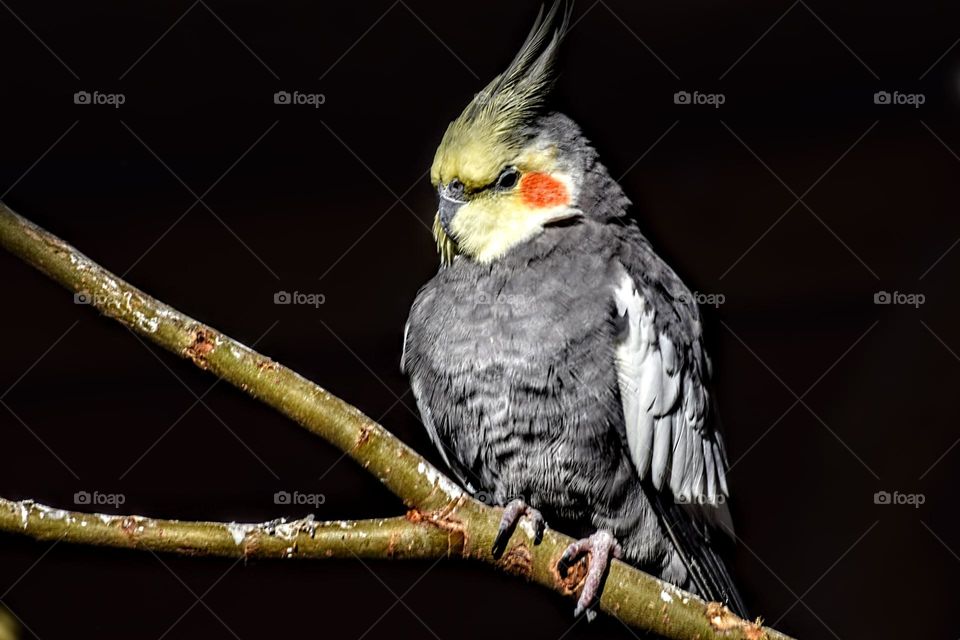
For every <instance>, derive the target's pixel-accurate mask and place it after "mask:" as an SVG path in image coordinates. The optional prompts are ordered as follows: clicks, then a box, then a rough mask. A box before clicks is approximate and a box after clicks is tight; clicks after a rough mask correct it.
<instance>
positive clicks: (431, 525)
mask: <svg viewBox="0 0 960 640" xmlns="http://www.w3.org/2000/svg"><path fill="white" fill-rule="evenodd" d="M0 245H2V246H3V247H5V248H6V249H7V250H9V251H10V252H12V253H13V254H15V255H17V256H19V257H20V258H22V259H23V260H24V261H26V262H27V263H29V264H31V265H33V266H34V267H36V268H37V269H39V270H40V271H42V272H43V273H45V274H46V275H48V276H49V277H50V278H52V279H53V280H55V281H57V282H59V283H60V284H62V285H63V286H65V287H66V288H67V289H70V290H72V291H74V292H75V293H78V294H83V295H86V296H87V297H88V301H89V302H90V303H91V305H92V306H94V307H96V308H97V309H98V310H99V311H100V312H101V313H103V314H104V315H106V316H109V317H111V318H113V319H115V320H118V321H119V322H121V323H123V324H125V325H126V326H128V327H129V328H131V329H132V330H133V331H135V332H137V333H138V334H140V335H142V336H144V337H145V338H148V339H149V340H151V341H153V342H155V343H156V344H158V345H160V346H162V347H164V348H165V349H168V350H169V351H171V352H173V353H175V354H177V355H179V356H181V357H184V358H187V359H189V360H191V361H192V362H193V363H194V364H196V365H197V366H198V367H200V368H202V369H206V370H208V371H210V372H211V373H213V374H214V375H217V376H219V377H220V378H223V379H224V380H226V381H228V382H230V383H231V384H233V385H234V386H236V387H237V388H239V389H241V390H242V391H244V392H245V393H247V394H249V395H251V396H253V397H255V398H257V399H258V400H260V401H262V402H264V403H266V404H268V405H270V406H271V407H273V408H275V409H276V410H278V411H279V412H280V413H282V414H284V415H285V416H287V417H289V418H291V419H292V420H294V421H295V422H296V423H297V424H299V425H300V426H302V427H304V428H305V429H307V430H308V431H311V432H312V433H315V434H317V435H318V436H320V437H322V438H324V439H325V440H327V441H328V442H330V443H331V444H333V445H334V446H336V447H337V448H339V449H340V450H341V451H343V452H344V453H346V454H347V455H349V456H350V457H351V458H353V459H354V460H355V461H356V462H357V463H359V464H360V465H362V466H363V467H364V468H365V469H367V470H368V471H369V472H370V473H371V474H373V475H374V476H375V477H376V478H378V479H379V480H380V481H381V482H382V483H383V484H384V485H385V486H386V487H387V488H388V489H390V490H391V491H392V492H393V493H394V494H396V495H397V496H398V497H399V498H401V499H402V500H403V502H404V503H405V504H406V505H407V506H408V507H409V508H410V511H409V512H408V513H407V515H406V517H400V518H389V519H385V520H369V521H361V522H356V523H350V526H351V527H352V528H351V529H349V531H350V532H352V533H355V534H356V535H350V534H348V533H346V531H348V530H344V529H342V528H341V527H340V525H339V523H313V522H308V521H295V522H296V523H299V524H294V523H281V524H278V523H261V524H256V525H236V524H223V523H211V522H179V521H173V520H152V519H148V518H142V517H140V516H113V517H111V516H98V515H84V514H79V513H73V512H64V511H59V510H55V509H50V508H49V507H42V506H40V505H36V504H32V503H28V502H27V503H24V502H10V501H6V500H3V501H0V530H2V531H7V532H19V533H26V534H27V535H30V536H33V537H35V538H39V539H50V538H57V539H59V538H62V539H64V540H68V541H73V542H78V543H86V544H98V545H106V546H117V547H134V548H146V549H151V550H155V551H165V552H173V553H182V554H207V555H224V556H234V557H236V556H242V555H251V554H252V555H256V556H260V557H286V556H288V555H289V549H290V547H291V546H292V545H291V543H292V542H295V543H296V548H295V549H294V553H293V555H294V556H297V557H337V556H339V557H349V555H351V554H353V555H358V556H364V555H366V557H383V558H386V557H405V558H406V557H410V558H437V557H442V556H453V557H461V558H470V559H476V560H480V561H483V562H485V563H487V564H491V565H494V566H496V567H497V568H499V569H501V570H503V571H507V572H509V573H512V574H516V575H519V576H522V577H524V578H526V579H529V580H531V581H533V582H536V583H538V584H541V585H543V586H545V587H547V588H549V589H552V590H553V591H556V592H558V593H560V594H563V595H566V596H568V597H572V596H575V595H576V593H577V592H578V590H579V588H580V587H581V586H582V584H581V583H582V580H583V577H584V571H583V570H582V569H583V564H582V563H581V564H580V565H578V567H579V569H580V571H577V570H574V571H572V572H571V573H570V574H568V575H567V576H566V578H565V579H564V578H561V577H560V575H559V574H558V573H557V570H556V566H557V561H558V560H559V558H560V555H561V554H562V553H563V550H564V549H565V548H566V546H567V545H568V544H569V543H570V542H572V539H571V538H569V537H568V536H565V535H563V534H561V533H558V532H556V531H552V530H548V531H547V533H546V535H545V536H544V539H543V541H542V543H541V544H539V545H534V544H533V530H532V526H531V525H530V523H529V521H527V520H523V521H522V522H521V526H520V527H518V529H517V533H516V534H514V536H513V538H512V539H511V541H510V544H509V546H508V547H507V549H506V551H505V552H504V554H503V555H502V557H500V558H499V559H497V558H494V557H493V555H492V554H491V551H490V549H491V546H492V544H493V539H494V536H495V535H496V531H497V527H498V525H499V521H500V511H499V510H498V509H493V508H490V507H488V506H486V505H483V504H481V503H480V502H478V501H476V500H474V499H473V498H471V497H470V496H468V495H467V494H465V493H464V492H463V491H462V490H461V489H460V488H459V487H458V486H457V485H456V484H455V483H454V482H453V481H451V480H450V479H449V478H447V477H446V476H445V475H444V474H443V473H442V472H441V471H439V470H438V469H437V468H436V467H434V466H433V465H432V464H430V463H429V462H428V461H427V460H426V459H424V458H423V457H421V456H420V455H419V454H417V453H416V452H415V451H414V450H413V449H411V448H410V447H408V446H407V445H405V444H404V443H402V442H401V441H400V440H398V439H397V438H396V437H395V436H393V435H392V434H391V433H390V432H388V431H387V430H386V429H384V428H383V427H382V426H380V425H379V424H377V423H375V422H374V421H373V420H371V419H370V418H368V417H367V416H365V415H364V414H363V413H362V412H361V411H360V410H359V409H357V408H355V407H353V406H351V405H350V404H348V403H346V402H344V401H343V400H341V399H339V398H337V397H336V396H334V395H332V394H330V393H329V392H327V391H325V390H324V389H322V388H320V387H319V386H317V385H315V384H314V383H312V382H310V381H308V380H306V379H305V378H303V377H302V376H300V375H298V374H297V373H295V372H293V371H291V370H290V369H288V368H286V367H284V366H282V365H280V364H278V363H276V362H274V361H273V360H271V359H269V358H267V357H266V356H263V355H261V354H259V353H257V352H255V351H253V350H252V349H250V348H248V347H246V346H244V345H243V344H241V343H239V342H237V341H236V340H233V339H231V338H229V337H227V336H225V335H223V334H221V333H220V332H218V331H216V330H215V329H213V328H212V327H209V326H207V325H205V324H203V323H200V322H198V321H197V320H194V319H193V318H190V317H189V316H186V315H184V314H182V313H180V312H179V311H177V310H176V309H173V308H172V307H170V306H168V305H166V304H163V303H162V302H160V301H158V300H156V299H154V298H152V297H150V296H148V295H147V294H145V293H144V292H142V291H140V290H139V289H137V288H135V287H133V286H131V285H130V284H128V283H126V282H124V281H123V280H122V279H120V278H118V277H117V276H115V275H114V274H112V273H110V272H109V271H107V270H105V269H104V268H103V267H101V266H99V265H98V264H96V263H94V262H93V261H92V260H90V259H89V258H87V257H86V256H84V255H83V254H81V253H80V252H79V251H77V250H76V249H74V248H73V247H72V246H70V245H69V244H67V243H66V242H64V241H63V240H61V239H59V238H57V237H56V236H54V235H52V234H50V233H48V232H47V231H44V230H43V229H41V228H39V227H38V226H36V225H34V224H33V223H31V222H29V221H27V220H25V219H24V218H22V217H20V216H19V215H17V214H15V213H14V212H12V211H11V210H10V209H8V208H7V207H6V206H4V205H3V204H0ZM25 509H26V512H25V511H24V510H25ZM24 513H26V515H25V516H24ZM24 523H26V524H25V526H24ZM271 527H272V530H273V532H274V533H270V531H271ZM278 527H284V529H282V531H283V534H282V535H278V534H277V533H276V530H277V528H278ZM301 527H302V528H301ZM338 529H339V531H338ZM246 530H248V531H249V533H245V534H244V536H243V537H241V539H240V542H239V543H238V542H237V540H236V536H238V535H239V534H240V533H241V532H244V531H246ZM291 530H296V533H295V535H293V537H292V538H290V535H291ZM311 533H312V536H311ZM361 534H366V537H364V536H363V535H361ZM248 537H249V540H247V538H248ZM391 540H394V541H399V544H391ZM248 543H252V544H248ZM405 545H406V546H405ZM248 547H249V549H248ZM598 608H599V609H600V610H602V611H604V612H606V613H608V614H610V615H612V616H615V617H617V618H619V619H620V620H622V621H623V622H624V623H626V624H628V625H630V626H632V627H635V628H637V629H642V630H647V631H652V632H654V633H656V634H659V635H661V636H664V637H666V638H676V639H677V640H682V639H686V638H700V639H709V638H751V639H755V638H770V639H786V638H787V636H785V635H783V634H781V633H779V632H777V631H775V630H772V629H768V628H764V627H761V626H760V625H759V624H756V623H751V622H748V621H744V620H741V619H740V618H738V617H736V616H735V615H733V614H732V613H731V612H730V611H729V610H728V609H726V607H722V606H720V605H718V604H716V603H707V602H704V601H703V600H701V599H700V598H698V597H696V596H694V595H691V594H688V593H685V592H683V591H681V590H680V589H678V588H676V587H674V586H673V585H670V584H668V583H666V582H663V581H661V580H658V579H657V578H654V577H653V576H650V575H647V574H645V573H643V572H641V571H638V570H637V569H635V568H633V567H631V566H629V565H627V564H625V563H623V562H620V561H615V562H613V563H612V565H611V568H610V572H609V575H608V577H607V580H606V584H605V585H604V589H603V594H602V596H601V599H600V602H599V605H598Z"/></svg>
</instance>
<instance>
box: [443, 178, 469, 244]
mask: <svg viewBox="0 0 960 640" xmlns="http://www.w3.org/2000/svg"><path fill="white" fill-rule="evenodd" d="M438 196H439V211H440V225H441V226H442V227H443V230H444V231H445V232H446V233H447V235H448V236H451V237H453V233H452V232H451V231H450V224H451V223H452V222H453V217H454V216H455V215H457V211H459V210H460V207H462V206H463V205H465V204H466V203H467V202H466V200H459V199H457V198H455V197H453V196H451V195H450V194H449V193H448V192H447V189H446V188H445V187H441V188H440V190H439V192H438Z"/></svg>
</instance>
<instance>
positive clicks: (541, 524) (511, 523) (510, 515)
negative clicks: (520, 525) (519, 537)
mask: <svg viewBox="0 0 960 640" xmlns="http://www.w3.org/2000/svg"><path fill="white" fill-rule="evenodd" d="M521 516H527V517H528V518H530V521H531V523H532V524H533V542H534V544H540V541H541V540H543V532H544V529H546V522H545V521H544V519H543V514H541V513H540V512H539V511H537V510H536V509H534V508H533V507H531V506H530V505H528V504H527V503H526V502H524V501H523V500H522V499H520V498H515V499H513V500H511V501H510V502H508V503H507V506H506V507H504V509H503V517H501V518H500V527H499V528H498V529H497V536H496V537H495V538H494V540H493V556H494V557H495V558H499V557H500V556H501V555H503V552H504V550H505V549H506V548H507V543H508V542H509V541H510V536H511V535H513V532H514V530H515V529H516V528H517V522H519V520H520V518H521Z"/></svg>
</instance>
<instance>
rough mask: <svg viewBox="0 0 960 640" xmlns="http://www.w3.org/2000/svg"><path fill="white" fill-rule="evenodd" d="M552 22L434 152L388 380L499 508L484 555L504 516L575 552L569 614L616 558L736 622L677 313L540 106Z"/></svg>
mask: <svg viewBox="0 0 960 640" xmlns="http://www.w3.org/2000/svg"><path fill="white" fill-rule="evenodd" d="M565 13H566V12H565ZM568 24H569V13H566V15H562V16H559V15H558V11H557V5H556V4H555V5H554V6H553V8H552V9H550V10H549V11H548V12H547V13H546V15H544V13H543V11H542V10H541V13H540V15H539V16H538V17H537V21H536V23H535V25H534V27H533V30H532V31H531V32H530V35H529V36H528V37H527V39H526V41H525V42H524V44H523V47H522V48H521V50H520V52H519V53H518V54H517V55H516V57H515V58H514V59H513V61H512V62H511V63H510V65H509V66H508V68H507V69H506V71H504V72H503V73H502V74H500V75H499V76H497V77H496V78H495V79H494V80H493V81H492V82H491V83H490V84H489V85H488V86H487V87H486V88H485V89H483V91H481V92H480V93H478V94H477V95H476V96H475V97H474V98H473V100H472V101H471V102H470V103H469V105H468V106H467V107H466V109H465V110H464V111H463V113H462V114H461V115H460V116H459V117H458V118H457V119H456V120H454V121H453V122H452V123H451V124H450V126H449V127H448V128H447V131H446V133H445V134H444V136H443V139H442V142H441V144H440V146H439V148H438V150H437V152H436V157H435V159H434V162H433V166H432V169H431V182H432V183H433V185H434V186H435V187H436V189H437V191H438V196H439V206H438V211H437V214H436V217H435V219H434V225H433V231H434V235H435V238H436V241H437V246H438V250H439V253H440V256H441V265H440V268H439V270H438V272H437V274H436V275H435V276H434V277H433V279H431V280H430V281H429V282H427V284H426V285H424V286H423V288H421V289H420V291H419V293H418V294H417V296H416V299H415V301H414V303H413V306H412V308H411V310H410V316H409V320H408V321H407V325H406V329H405V332H404V349H403V355H402V357H401V369H402V370H403V371H404V372H405V373H406V374H407V375H408V376H409V378H410V383H411V388H412V390H413V393H414V396H415V398H416V402H417V406H418V408H419V411H420V415H421V418H422V421H423V423H424V425H425V426H426V429H427V432H428V434H429V436H430V438H431V440H432V442H433V443H434V444H435V445H436V446H437V448H438V449H439V451H440V453H441V455H442V457H443V459H444V461H445V462H446V463H447V465H448V466H449V467H450V469H451V470H452V472H453V473H454V474H455V475H456V476H457V477H458V478H459V479H460V480H461V481H462V482H463V484H464V485H465V487H466V488H467V489H468V490H469V491H471V492H474V493H480V492H482V495H484V496H489V499H490V501H491V502H492V503H493V504H495V505H498V506H503V507H505V510H504V513H503V521H502V523H501V528H500V534H499V535H498V537H497V541H496V542H495V544H494V553H495V554H496V553H502V551H503V549H504V547H505V545H506V543H507V541H508V539H509V537H510V535H511V534H512V532H513V530H514V528H515V526H516V524H517V522H518V519H519V518H520V517H521V516H527V517H529V518H530V519H531V520H532V522H533V523H534V525H535V527H536V532H537V536H538V538H539V537H540V536H542V531H543V527H544V526H545V523H546V522H549V524H550V526H551V527H554V528H556V529H558V530H561V531H564V532H565V533H571V534H574V535H576V536H582V537H583V538H582V539H581V540H580V541H579V542H577V543H575V544H573V545H571V546H570V548H568V549H567V550H566V552H565V553H564V554H563V557H562V559H561V561H560V565H561V566H560V569H561V570H562V571H565V570H567V569H569V567H570V566H572V564H573V563H574V562H575V561H578V560H579V559H581V558H582V557H583V556H584V555H587V554H589V567H588V571H587V576H586V579H585V580H584V586H583V590H582V592H581V594H580V597H579V600H578V604H577V610H576V613H577V614H580V613H581V612H583V611H588V610H589V609H590V608H591V607H592V606H593V605H594V604H595V602H596V601H597V599H598V597H599V592H600V589H601V588H602V581H603V576H604V575H605V572H606V570H607V568H608V564H609V562H610V559H611V558H613V557H617V558H622V559H623V560H624V561H625V562H628V563H630V564H633V565H634V566H636V567H638V568H640V569H642V570H644V571H647V572H649V573H652V574H654V575H657V576H659V577H661V578H662V579H664V580H666V581H668V582H671V583H673V584H675V585H677V586H679V587H681V588H684V589H687V590H689V591H692V592H694V593H696V594H698V595H700V596H702V597H704V598H707V599H710V600H715V601H720V602H723V603H725V604H727V605H728V606H729V607H730V608H731V609H732V610H733V611H735V612H736V613H738V614H740V615H741V616H745V615H746V608H745V606H744V604H743V601H742V599H741V597H740V595H739V594H738V591H737V589H736V587H735V585H734V582H733V579H732V577H731V574H730V571H729V570H728V568H727V565H726V564H725V562H724V560H723V559H722V557H721V556H722V554H721V549H726V548H727V547H729V546H730V544H731V542H732V540H731V538H732V527H731V520H730V513H729V509H728V506H727V496H728V488H727V481H726V478H725V474H726V469H727V466H728V462H727V456H726V452H725V448H724V444H723V440H722V438H721V434H720V432H719V429H718V424H717V417H716V410H715V406H714V401H713V398H712V396H711V393H710V390H709V379H710V375H711V365H710V360H709V358H708V356H707V353H706V351H705V350H704V345H703V334H702V329H701V320H700V313H699V310H698V308H697V304H696V301H695V299H694V296H693V295H692V294H691V292H690V290H689V289H688V288H687V287H686V286H685V285H684V283H683V282H681V280H680V278H678V277H677V275H676V274H675V273H674V272H673V270H672V269H671V268H670V267H669V266H668V265H667V264H666V263H665V262H664V261H663V260H662V259H661V258H660V257H659V256H658V255H657V254H656V253H655V252H654V251H653V249H652V248H651V246H650V243H649V242H648V241H647V239H646V238H645V237H644V235H643V234H642V233H641V231H640V230H639V228H638V227H637V225H636V223H635V222H634V221H633V220H632V219H631V218H629V217H628V216H627V213H628V209H629V207H630V201H629V199H628V198H627V196H626V195H625V194H624V192H623V190H622V189H621V187H620V186H619V185H618V184H617V182H616V181H614V180H613V179H612V178H611V177H610V175H609V173H608V171H607V169H606V168H605V167H604V166H603V165H602V164H601V163H600V161H599V159H598V157H597V152H596V151H595V150H594V148H593V147H592V146H591V145H590V142H589V141H588V140H587V139H586V138H585V137H584V136H583V134H582V133H581V131H580V129H579V127H578V126H577V125H576V124H575V123H574V122H573V121H572V120H571V119H570V118H568V117H567V116H565V115H562V114H560V113H555V112H550V111H548V110H547V109H546V108H545V99H546V97H547V94H548V92H549V90H550V87H551V85H552V71H553V69H552V67H553V63H554V59H555V57H556V53H557V49H558V47H559V45H560V42H561V40H562V38H563V36H564V33H565V31H566V29H567V25H568Z"/></svg>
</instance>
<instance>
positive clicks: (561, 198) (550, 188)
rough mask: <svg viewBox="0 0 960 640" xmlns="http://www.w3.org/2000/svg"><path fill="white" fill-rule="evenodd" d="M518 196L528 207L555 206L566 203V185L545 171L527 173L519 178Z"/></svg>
mask: <svg viewBox="0 0 960 640" xmlns="http://www.w3.org/2000/svg"><path fill="white" fill-rule="evenodd" d="M520 197H521V198H523V202H524V204H526V205H527V206H530V207H536V208H543V207H556V206H560V205H563V204H567V203H568V202H569V201H570V194H568V193H567V186H566V185H565V184H563V183H562V182H560V181H559V180H557V179H556V178H553V177H551V176H550V175H548V174H546V173H528V174H526V175H524V176H523V178H521V179H520Z"/></svg>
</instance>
